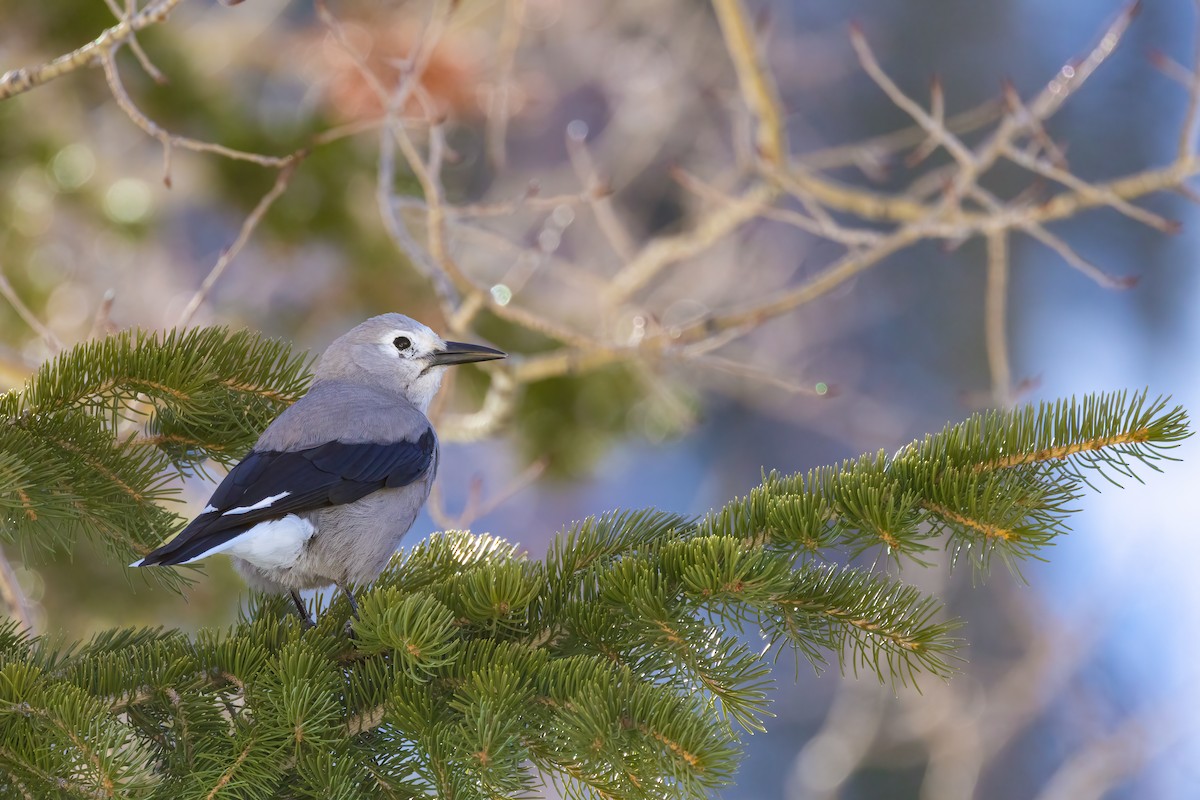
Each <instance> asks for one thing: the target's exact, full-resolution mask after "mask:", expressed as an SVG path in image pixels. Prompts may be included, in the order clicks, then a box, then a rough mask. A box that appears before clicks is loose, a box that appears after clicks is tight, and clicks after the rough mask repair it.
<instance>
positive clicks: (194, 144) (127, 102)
mask: <svg viewBox="0 0 1200 800" xmlns="http://www.w3.org/2000/svg"><path fill="white" fill-rule="evenodd" d="M98 58H99V60H100V64H101V66H103V68H104V77H105V79H106V80H107V81H108V88H109V91H111V92H112V95H113V99H115V100H116V101H117V105H118V106H119V107H120V109H121V110H122V111H124V112H125V115H126V116H128V117H129V118H130V119H131V120H133V123H134V124H135V125H137V126H138V127H139V128H141V129H142V130H144V131H145V132H146V133H148V134H150V135H151V136H153V137H154V138H155V139H158V141H159V142H160V143H162V146H163V183H165V184H166V185H167V186H170V185H171V149H172V148H173V147H182V148H184V149H185V150H195V151H196V152H199V153H215V154H216V155H219V156H224V157H225V158H232V159H234V160H236V161H249V162H251V163H253V164H258V165H260V166H263V167H274V168H277V169H278V168H283V167H286V166H287V165H288V164H290V163H291V161H292V156H290V155H289V156H267V155H262V154H261V153H248V152H246V151H244V150H235V149H233V148H231V147H226V146H224V145H221V144H216V143H214V142H202V141H200V140H198V139H189V138H188V137H186V136H177V135H176V134H173V133H170V132H169V131H166V130H164V129H163V128H161V127H160V126H159V125H158V124H157V123H156V122H154V121H153V120H152V119H150V118H149V117H147V116H146V115H145V114H143V113H142V112H141V110H140V109H139V108H138V107H137V106H136V105H135V104H134V102H133V100H132V99H131V98H130V97H129V93H128V92H126V91H125V86H124V84H122V83H121V75H120V73H119V72H118V70H117V61H116V58H115V57H114V55H113V54H112V53H111V52H109V51H104V52H101V53H100V54H99V56H98Z"/></svg>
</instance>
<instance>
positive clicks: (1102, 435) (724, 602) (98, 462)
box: [0, 329, 1189, 798]
mask: <svg viewBox="0 0 1200 800" xmlns="http://www.w3.org/2000/svg"><path fill="white" fill-rule="evenodd" d="M307 366H308V362H307V361H306V360H305V359H304V358H302V357H297V356H294V355H293V354H292V353H291V352H290V351H289V350H288V348H287V347H286V345H284V344H282V343H279V342H272V341H269V340H264V339H262V338H260V337H257V336H255V335H253V334H247V333H231V332H229V331H226V330H224V329H203V330H198V331H191V332H187V333H172V334H168V335H166V336H158V335H154V334H144V333H126V334H122V335H119V336H115V337H112V338H110V339H108V340H105V341H102V342H97V343H92V344H87V345H83V346H80V347H78V348H75V349H74V350H72V351H70V352H68V353H65V354H64V355H62V356H60V357H59V358H58V359H56V360H55V361H53V362H51V363H49V364H47V365H46V366H45V367H44V368H43V369H42V370H41V371H40V372H39V373H38V374H37V375H36V376H35V377H34V378H33V379H32V380H31V381H30V383H29V385H28V386H27V387H26V388H25V389H24V390H23V391H19V392H13V393H10V394H8V395H5V396H3V397H0V505H2V507H3V509H4V514H5V517H4V518H5V524H4V526H3V528H2V529H0V536H2V537H3V540H4V541H5V542H6V543H15V544H17V545H18V546H20V547H21V548H23V550H24V551H25V552H26V553H27V554H30V555H34V554H36V553H35V551H36V550H37V549H39V548H48V549H58V550H66V549H69V548H70V547H71V546H72V544H73V542H74V541H75V540H76V538H77V537H79V536H90V537H93V538H96V539H98V540H99V541H101V542H103V544H104V545H105V546H106V549H107V550H108V551H109V552H111V553H112V554H113V560H114V569H117V568H118V567H117V566H115V565H116V564H123V563H127V562H128V561H129V560H131V558H133V557H136V556H137V555H138V554H139V553H144V551H145V550H146V549H147V548H149V547H152V546H154V545H155V544H157V542H158V541H160V540H161V539H162V538H165V536H166V535H169V534H170V532H171V531H172V530H173V529H174V528H176V527H178V525H179V524H180V523H181V522H182V520H181V519H180V518H179V517H177V516H176V515H174V514H172V513H170V512H169V511H167V510H165V509H164V508H163V506H161V505H160V504H159V503H160V501H162V500H164V499H168V498H169V495H170V493H171V492H172V491H173V489H174V486H175V485H177V483H178V481H177V480H176V478H178V477H181V476H185V475H188V474H190V473H192V472H194V471H196V470H199V469H201V468H202V466H203V464H204V463H205V462H206V461H207V460H209V459H214V460H216V461H218V462H221V463H228V462H229V461H230V459H232V458H236V457H237V456H238V455H240V449H242V448H244V447H246V446H248V444H249V443H250V442H251V441H253V438H254V437H255V436H256V435H257V432H258V431H259V430H261V428H262V427H263V426H265V425H266V423H267V422H268V421H269V420H270V419H271V417H272V416H274V414H276V413H278V411H279V409H281V408H282V407H283V406H284V405H285V404H286V403H288V402H290V401H291V400H293V399H294V398H295V397H297V396H299V394H300V393H302V391H303V389H304V387H305V386H306V382H307ZM1187 435H1189V432H1188V427H1187V417H1186V414H1185V412H1184V411H1183V410H1182V409H1181V408H1178V407H1171V406H1170V405H1169V403H1168V402H1167V401H1166V400H1165V399H1150V398H1149V397H1148V395H1147V394H1145V393H1141V394H1125V393H1118V394H1112V395H1098V396H1090V397H1086V398H1084V399H1083V400H1080V401H1060V402H1058V403H1055V404H1051V405H1042V406H1040V407H1036V408H1035V407H1030V408H1026V409H1021V410H1017V411H1014V412H991V413H988V414H981V415H976V416H973V417H971V418H970V419H968V420H966V421H965V422H962V423H958V424H955V425H950V426H948V427H947V428H946V429H944V430H943V431H941V432H940V433H937V434H933V435H930V436H928V437H926V438H925V439H923V440H920V441H917V442H914V443H912V444H911V445H909V446H907V447H905V448H902V449H901V450H900V451H899V452H897V453H895V454H894V455H892V456H887V455H885V454H882V453H880V454H875V455H868V456H863V457H861V458H859V459H856V460H852V461H847V462H844V463H842V464H840V465H838V466H834V467H825V468H821V469H816V470H812V471H810V472H808V473H806V474H802V475H790V476H784V475H778V474H774V473H772V474H770V475H767V476H766V477H765V478H764V480H763V483H762V485H761V486H759V487H758V488H756V489H754V490H753V491H752V492H751V493H750V494H749V495H748V496H746V497H743V498H739V499H736V500H734V501H732V502H730V503H729V504H727V505H726V506H724V507H722V508H720V509H718V510H716V511H714V512H712V513H710V514H708V515H706V516H704V517H702V518H699V519H690V518H685V517H681V516H677V515H672V514H666V513H662V512H658V511H654V510H646V511H636V512H612V513H610V514H606V515H603V516H600V517H596V518H589V519H587V520H584V521H582V522H579V523H576V524H574V525H573V526H571V527H570V528H569V529H567V530H566V531H564V532H563V533H561V534H560V535H559V536H558V537H557V538H556V540H555V541H554V543H553V545H552V546H551V549H550V552H549V553H547V554H546V556H545V557H544V558H543V559H541V560H536V559H532V558H529V557H527V556H526V555H523V554H522V553H520V552H519V551H518V550H517V549H516V548H515V547H514V546H513V545H511V544H509V543H507V542H505V541H504V540H502V539H499V538H496V537H492V536H479V535H472V534H469V533H466V532H461V531H448V532H445V533H441V534H436V535H434V536H432V537H430V538H428V539H427V540H425V541H424V542H421V543H420V544H418V545H416V546H415V547H413V548H412V549H411V550H410V551H409V552H407V553H406V554H404V555H400V556H397V557H396V559H395V560H394V561H393V564H392V566H391V568H390V569H389V570H388V571H387V572H386V573H385V574H384V576H383V578H382V579H381V580H380V581H379V582H378V583H377V584H376V585H374V586H373V587H371V588H370V589H367V590H365V591H364V592H363V594H362V598H363V599H362V608H361V618H360V619H358V620H357V621H354V622H353V631H354V635H353V638H347V636H346V635H345V632H344V626H345V625H346V623H347V620H348V615H349V609H348V608H347V606H346V605H345V603H344V601H342V600H340V599H335V600H333V601H332V604H331V606H330V607H329V609H328V610H327V611H326V612H325V613H324V614H323V615H322V616H321V618H320V622H319V624H318V626H317V628H315V629H313V630H309V631H304V630H303V629H302V628H301V626H300V624H299V620H297V619H296V618H295V617H294V616H293V615H290V614H289V613H288V610H287V608H286V606H285V603H284V601H282V600H278V599H261V598H260V599H257V600H256V601H255V603H254V604H253V605H252V607H251V609H250V610H249V611H248V612H247V614H246V615H245V617H244V618H243V619H242V620H240V621H239V622H238V623H237V624H235V625H233V626H231V627H230V628H228V629H226V630H220V631H217V630H212V631H204V632H202V633H200V634H199V635H198V636H196V637H195V638H194V639H190V638H188V637H185V636H184V635H182V634H181V633H179V632H177V631H164V630H144V629H143V630H132V629H124V630H113V631H107V632H105V633H102V634H99V635H97V636H95V637H93V638H92V639H91V640H90V641H88V642H86V643H78V644H75V645H72V646H68V647H61V646H56V645H54V644H53V643H51V642H50V641H48V640H43V639H38V638H31V637H29V636H28V635H26V634H25V633H23V632H22V631H19V630H18V629H17V626H16V624H15V623H12V622H9V623H7V624H4V625H3V626H0V794H2V795H3V796H6V797H7V796H14V797H21V796H26V797H42V796H68V797H71V796H81V797H122V798H124V797H206V798H218V797H239V798H240V797H262V798H274V797H297V798H300V797H346V798H352V797H360V796H372V797H405V798H407V797H426V796H437V797H444V798H474V797H480V798H483V797H488V798H491V797H510V796H516V795H522V794H525V793H528V792H530V791H535V790H536V789H537V787H538V785H539V782H541V781H544V780H548V781H554V782H556V783H558V784H560V785H561V786H563V787H565V789H566V790H567V792H568V793H569V794H572V795H580V796H597V797H618V798H642V797H644V798H659V797H671V796H681V797H704V796H708V795H710V794H712V793H713V792H714V791H715V790H717V789H718V788H719V787H720V786H722V785H724V784H726V783H728V782H729V781H730V780H731V779H732V777H733V775H734V772H735V769H736V767H737V764H738V761H739V757H740V751H739V741H740V738H741V736H742V735H744V733H745V732H746V731H757V730H764V729H765V728H764V720H765V719H766V718H767V717H768V716H769V710H768V700H769V691H770V688H771V682H772V675H771V668H770V663H771V658H772V657H773V655H774V654H776V653H778V652H779V651H780V650H781V649H788V648H790V649H792V650H794V651H796V652H798V653H800V654H802V655H803V656H804V657H806V658H807V659H809V660H810V661H812V662H813V663H814V664H816V665H818V666H820V665H822V664H824V663H825V661H826V660H827V659H830V658H832V659H835V660H837V661H838V662H839V665H840V666H841V667H842V668H843V669H845V668H846V667H851V668H852V669H853V670H854V671H855V672H862V671H867V672H871V673H874V674H875V675H877V676H878V677H879V678H880V679H881V680H893V681H896V682H899V683H909V682H912V681H915V680H916V679H917V677H918V676H919V675H922V674H927V675H932V676H937V677H947V676H949V675H950V673H951V672H952V670H953V665H954V661H955V659H956V655H955V647H956V644H957V640H956V638H955V632H956V631H955V629H956V622H955V621H954V620H951V619H946V618H945V617H944V615H943V613H942V610H941V606H940V604H939V603H938V601H937V600H936V599H934V598H931V597H927V596H924V595H922V594H921V593H920V592H918V591H917V590H916V589H915V588H913V587H910V586H907V585H905V584H903V583H900V582H899V581H897V580H895V579H894V578H891V577H889V576H886V575H882V574H878V573H873V572H870V571H866V570H863V569H859V568H853V567H845V566H840V565H839V562H844V561H845V560H846V556H847V555H856V554H861V553H864V552H884V553H886V554H887V555H888V556H889V557H891V558H893V559H894V560H895V561H896V562H898V563H900V564H906V562H910V561H912V562H916V563H918V564H920V563H921V559H922V556H923V554H925V553H927V552H929V551H930V550H931V549H933V548H936V547H948V548H950V550H951V551H952V552H953V553H954V555H955V556H956V558H957V557H962V558H965V559H967V560H968V561H969V562H970V563H971V564H972V565H973V566H974V568H975V569H979V570H987V569H989V568H990V566H991V560H992V558H994V557H996V556H999V557H1000V558H1001V559H1003V560H1004V561H1005V562H1006V563H1008V564H1010V565H1013V566H1015V565H1017V564H1018V563H1019V561H1020V560H1021V559H1023V558H1027V557H1031V556H1034V557H1036V556H1037V555H1038V553H1039V551H1040V549H1041V548H1042V547H1044V546H1045V545H1047V544H1049V543H1050V542H1051V541H1052V540H1053V539H1054V537H1055V536H1057V535H1058V534H1059V533H1061V532H1062V531H1063V530H1064V529H1065V520H1066V517H1067V516H1068V514H1069V513H1070V509H1069V506H1070V505H1071V504H1072V503H1073V501H1075V500H1076V498H1077V497H1078V496H1079V494H1080V492H1081V490H1082V489H1083V487H1084V486H1085V485H1088V484H1095V483H1096V482H1097V479H1102V480H1107V481H1112V482H1114V483H1116V482H1118V481H1120V480H1121V479H1122V478H1130V477H1132V478H1137V471H1138V469H1139V468H1140V467H1149V468H1151V469H1157V468H1158V463H1157V462H1159V461H1161V460H1163V459H1166V458H1167V457H1168V452H1167V451H1168V450H1169V449H1170V448H1171V447H1172V446H1174V445H1175V444H1176V443H1178V442H1179V441H1180V440H1181V439H1183V438H1184V437H1186V436H1187ZM163 573H164V574H166V575H169V574H171V573H169V572H167V571H163ZM759 637H761V641H762V645H761V646H755V647H754V648H752V647H751V646H750V645H749V644H747V642H749V641H756V640H758V639H759Z"/></svg>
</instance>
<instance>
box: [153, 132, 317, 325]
mask: <svg viewBox="0 0 1200 800" xmlns="http://www.w3.org/2000/svg"><path fill="white" fill-rule="evenodd" d="M307 154H308V153H307V151H304V150H302V151H300V152H297V153H293V154H292V155H291V156H289V157H288V161H287V163H286V164H285V166H284V167H283V169H281V170H279V174H278V175H277V176H276V177H275V183H274V184H273V185H272V186H271V188H270V189H269V190H268V191H267V193H266V194H264V195H263V196H262V198H261V199H260V200H259V201H258V203H257V204H256V205H255V206H254V208H253V209H252V210H251V211H250V213H249V214H248V215H247V216H246V219H245V220H243V221H242V227H241V228H240V229H239V230H238V235H237V237H236V238H235V239H234V240H233V243H232V244H230V245H229V247H227V248H225V249H224V250H222V251H221V255H220V256H219V257H218V258H217V262H216V263H215V264H213V267H212V269H210V270H209V271H208V275H206V276H205V278H204V282H203V283H201V284H200V288H199V289H197V290H196V293H195V294H193V295H192V298H191V299H190V300H189V301H188V304H187V305H186V306H184V309H183V311H182V312H181V313H180V315H179V320H178V321H177V322H176V323H175V325H176V327H179V328H186V327H187V326H188V325H189V324H191V321H192V317H193V316H195V314H196V311H197V310H198V309H199V308H200V305H201V304H202V303H203V302H204V300H205V298H207V297H208V293H209V292H211V291H212V288H213V286H214V285H215V284H216V282H217V281H219V280H220V279H221V276H222V275H224V274H225V270H226V269H227V268H228V267H229V265H230V264H231V263H233V260H234V259H235V258H237V255H238V253H240V252H241V251H242V248H243V247H245V246H246V242H248V241H249V240H250V236H251V234H253V233H254V229H255V228H257V227H258V223H259V222H261V221H262V218H263V216H264V215H265V214H266V213H267V209H269V208H270V207H271V206H272V205H273V204H274V203H275V201H276V200H278V199H279V196H280V195H282V194H283V193H284V192H285V191H286V190H287V187H288V184H289V183H291V180H292V175H293V174H295V171H296V167H297V166H299V164H300V162H301V161H303V160H304V158H305V156H306V155H307Z"/></svg>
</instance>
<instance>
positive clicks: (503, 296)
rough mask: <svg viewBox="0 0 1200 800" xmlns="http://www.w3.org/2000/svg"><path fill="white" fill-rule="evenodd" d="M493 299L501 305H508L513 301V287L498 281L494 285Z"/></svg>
mask: <svg viewBox="0 0 1200 800" xmlns="http://www.w3.org/2000/svg"><path fill="white" fill-rule="evenodd" d="M492 299H493V300H495V301H496V302H497V303H499V304H500V305H502V306H506V305H508V304H509V302H511V301H512V289H510V288H508V287H507V286H505V285H504V284H503V283H497V284H496V285H495V286H493V287H492Z"/></svg>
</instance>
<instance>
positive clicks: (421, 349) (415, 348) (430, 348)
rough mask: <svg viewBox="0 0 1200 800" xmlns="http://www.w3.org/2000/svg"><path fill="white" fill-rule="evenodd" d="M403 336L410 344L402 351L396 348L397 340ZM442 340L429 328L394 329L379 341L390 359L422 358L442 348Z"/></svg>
mask: <svg viewBox="0 0 1200 800" xmlns="http://www.w3.org/2000/svg"><path fill="white" fill-rule="evenodd" d="M401 336H403V337H404V338H405V339H408V341H409V342H410V344H409V346H408V347H407V348H406V349H404V350H400V349H398V348H397V347H396V339H398V338H400V337H401ZM443 344H444V343H443V342H442V339H441V337H440V336H438V335H437V334H436V333H434V332H433V331H432V330H430V329H429V328H426V327H425V326H423V325H422V326H421V327H420V328H411V329H410V328H393V329H392V330H390V331H388V332H387V333H385V334H384V335H383V336H382V337H380V339H379V346H380V348H382V349H383V350H384V351H385V352H386V353H387V354H388V355H389V356H390V357H392V358H395V357H397V356H398V357H400V358H421V357H422V356H427V355H429V354H430V353H432V352H434V351H435V350H440V349H441V348H442V345H443Z"/></svg>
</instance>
